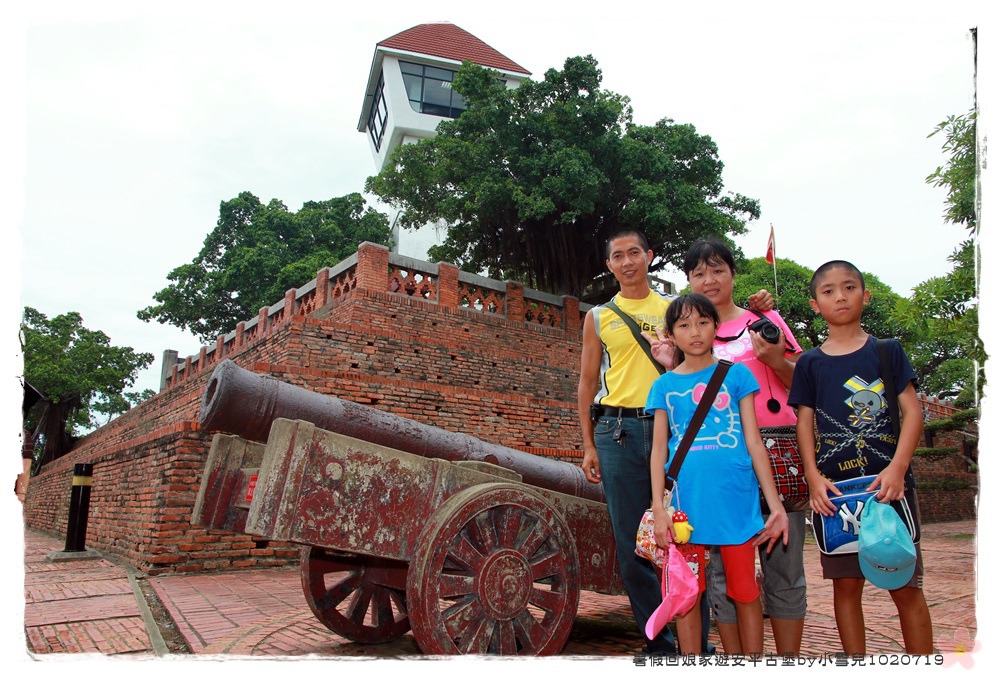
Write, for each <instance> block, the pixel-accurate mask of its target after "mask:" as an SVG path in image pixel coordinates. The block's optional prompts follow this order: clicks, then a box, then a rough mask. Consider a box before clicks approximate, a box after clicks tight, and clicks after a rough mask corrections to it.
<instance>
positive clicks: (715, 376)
mask: <svg viewBox="0 0 1000 674" xmlns="http://www.w3.org/2000/svg"><path fill="white" fill-rule="evenodd" d="M732 365H733V364H732V362H731V361H728V360H720V361H719V362H718V364H717V365H716V366H715V372H713V373H712V378H711V379H709V380H708V387H707V388H706V389H705V392H704V393H703V394H702V396H701V401H699V402H698V407H697V408H695V410H694V416H693V417H691V423H690V424H688V427H687V430H686V431H684V437H682V438H681V441H680V444H678V445H677V451H676V452H674V458H673V459H671V461H670V467H669V468H668V469H667V481H666V488H667V489H672V488H673V486H674V480H676V479H677V473H679V472H681V462H682V461H683V460H684V457H685V455H687V452H688V449H690V448H691V443H692V442H694V439H695V437H697V435H698V429H699V428H701V425H702V423H704V421H705V417H706V416H708V408H709V407H711V406H712V403H714V402H715V396H716V395H718V393H719V388H721V387H722V380H723V379H725V378H726V372H728V371H729V368H730V367H732Z"/></svg>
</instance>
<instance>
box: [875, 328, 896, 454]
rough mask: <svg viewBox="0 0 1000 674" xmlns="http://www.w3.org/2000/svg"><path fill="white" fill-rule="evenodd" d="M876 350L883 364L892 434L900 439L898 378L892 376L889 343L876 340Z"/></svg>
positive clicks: (883, 340) (883, 378) (883, 379)
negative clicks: (897, 394)
mask: <svg viewBox="0 0 1000 674" xmlns="http://www.w3.org/2000/svg"><path fill="white" fill-rule="evenodd" d="M875 348H876V350H877V351H878V358H879V361H880V362H881V364H882V387H883V390H884V391H885V404H886V405H887V406H888V407H889V419H890V420H891V421H892V432H893V434H894V435H895V436H896V437H897V438H898V437H899V400H898V399H897V398H896V378H895V377H894V376H893V375H892V364H891V363H890V362H889V341H888V340H886V339H876V340H875Z"/></svg>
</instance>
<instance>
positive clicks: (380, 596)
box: [372, 587, 398, 626]
mask: <svg viewBox="0 0 1000 674" xmlns="http://www.w3.org/2000/svg"><path fill="white" fill-rule="evenodd" d="M393 595H398V592H396V591H395V590H392V589H390V588H387V587H376V588H375V595H374V597H373V598H372V599H373V601H374V603H375V611H374V616H373V620H374V622H375V625H376V626H381V625H392V624H393V623H395V622H396V610H395V608H393Z"/></svg>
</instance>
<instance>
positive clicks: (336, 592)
mask: <svg viewBox="0 0 1000 674" xmlns="http://www.w3.org/2000/svg"><path fill="white" fill-rule="evenodd" d="M363 577H364V574H363V573H362V572H361V571H354V572H353V573H350V574H348V575H347V576H346V577H344V578H340V579H338V580H337V582H335V583H334V584H333V585H331V586H330V587H326V579H325V578H324V577H323V576H315V577H314V578H313V582H314V589H313V595H314V596H318V597H321V599H319V600H318V601H317V602H316V603H317V605H318V606H320V608H322V609H324V610H326V609H328V608H336V607H337V606H338V605H339V604H340V602H342V601H344V600H345V599H347V598H348V597H349V596H351V595H352V594H354V593H355V592H357V590H358V587H359V586H360V585H361V579H362V578H363ZM317 589H319V590H322V591H321V592H319V593H317V592H316V590H317Z"/></svg>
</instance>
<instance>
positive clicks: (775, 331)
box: [749, 318, 781, 344]
mask: <svg viewBox="0 0 1000 674" xmlns="http://www.w3.org/2000/svg"><path fill="white" fill-rule="evenodd" d="M749 329H750V330H753V331H754V332H756V333H757V334H758V335H760V336H761V337H763V338H764V341H766V342H770V343H771V344H777V343H778V340H779V339H781V328H779V327H778V326H777V325H775V324H774V323H772V322H771V321H770V320H769V319H767V318H761V319H758V320H757V321H755V322H753V323H751V324H750V326H749Z"/></svg>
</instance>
